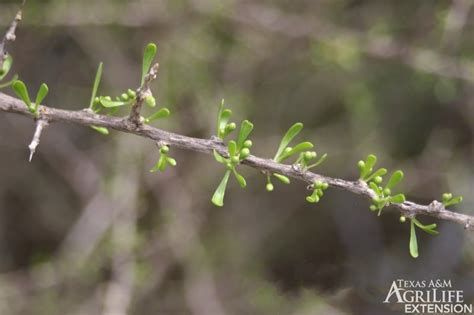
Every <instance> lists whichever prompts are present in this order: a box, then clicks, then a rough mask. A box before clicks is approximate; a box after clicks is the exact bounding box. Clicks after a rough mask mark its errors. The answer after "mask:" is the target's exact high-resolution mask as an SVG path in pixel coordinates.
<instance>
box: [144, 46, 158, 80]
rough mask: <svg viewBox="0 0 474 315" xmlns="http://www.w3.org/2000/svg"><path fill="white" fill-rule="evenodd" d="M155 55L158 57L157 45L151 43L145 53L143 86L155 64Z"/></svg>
mask: <svg viewBox="0 0 474 315" xmlns="http://www.w3.org/2000/svg"><path fill="white" fill-rule="evenodd" d="M155 55H156V45H155V44H153V43H149V44H148V45H147V46H146V48H145V52H144V53H143V63H142V83H141V84H142V85H143V83H144V82H145V76H146V75H147V73H148V71H149V70H150V67H151V63H152V62H153V59H155Z"/></svg>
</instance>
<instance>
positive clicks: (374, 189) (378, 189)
mask: <svg viewBox="0 0 474 315" xmlns="http://www.w3.org/2000/svg"><path fill="white" fill-rule="evenodd" d="M369 187H370V188H371V189H372V190H373V191H374V192H375V193H376V194H377V195H378V196H380V195H382V191H381V190H380V188H379V186H377V184H376V183H374V182H370V183H369Z"/></svg>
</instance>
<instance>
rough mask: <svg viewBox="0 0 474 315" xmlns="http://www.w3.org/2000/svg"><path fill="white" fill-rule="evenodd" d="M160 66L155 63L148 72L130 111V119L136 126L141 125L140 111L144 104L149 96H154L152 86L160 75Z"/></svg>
mask: <svg viewBox="0 0 474 315" xmlns="http://www.w3.org/2000/svg"><path fill="white" fill-rule="evenodd" d="M159 66H160V65H159V64H158V63H155V64H154V65H153V66H152V67H151V68H150V71H148V74H147V75H146V76H145V80H144V81H143V84H142V86H140V87H139V88H138V89H137V100H136V101H135V104H133V105H132V109H131V111H130V115H129V117H128V119H129V120H130V121H131V122H132V123H134V124H135V125H139V124H141V123H142V122H141V117H140V111H141V109H142V106H143V103H144V102H145V100H146V98H147V97H148V96H152V94H151V90H150V85H151V82H152V81H153V80H155V79H156V75H157V74H158V68H159Z"/></svg>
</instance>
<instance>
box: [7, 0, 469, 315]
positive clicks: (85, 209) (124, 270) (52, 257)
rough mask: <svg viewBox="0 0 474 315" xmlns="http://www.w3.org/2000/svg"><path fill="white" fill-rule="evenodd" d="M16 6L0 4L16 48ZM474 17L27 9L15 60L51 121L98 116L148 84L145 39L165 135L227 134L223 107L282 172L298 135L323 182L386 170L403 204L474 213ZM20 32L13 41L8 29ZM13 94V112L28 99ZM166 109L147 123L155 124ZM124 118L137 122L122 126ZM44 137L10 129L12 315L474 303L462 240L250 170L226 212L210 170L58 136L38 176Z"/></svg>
mask: <svg viewBox="0 0 474 315" xmlns="http://www.w3.org/2000/svg"><path fill="white" fill-rule="evenodd" d="M17 4H18V1H2V2H1V4H0V23H1V26H2V29H3V30H4V29H6V27H7V26H8V25H9V23H10V21H11V20H12V18H13V17H14V15H15V13H16V10H17V8H18V6H17ZM473 5H474V3H473V2H472V1H470V0H454V1H386V0H383V1H368V0H331V1H329V0H322V1H309V0H293V1H283V0H274V1H238V0H233V1H232V0H173V1H151V0H133V1H121V0H115V1H112V0H103V1H92V0H84V1H60V0H50V1H29V3H27V6H26V7H25V10H24V16H23V21H22V22H21V24H20V27H19V29H18V31H17V40H16V41H15V43H14V44H13V45H9V51H10V52H11V53H12V55H13V57H14V60H15V63H14V68H13V72H14V73H19V74H20V76H21V78H22V79H23V80H24V81H25V82H26V83H27V85H28V86H29V88H30V90H32V91H36V90H37V88H38V87H39V85H40V84H41V83H42V82H46V83H47V84H48V85H49V87H50V94H49V96H48V98H47V99H46V103H47V104H48V105H49V106H52V107H57V108H63V109H71V110H79V109H82V108H85V107H87V106H88V102H89V98H90V93H91V87H92V82H93V79H94V75H95V70H96V67H97V65H98V63H99V62H100V61H104V75H103V80H102V84H101V87H100V90H99V94H101V95H117V94H119V93H121V92H122V91H124V90H126V89H128V88H132V89H135V88H136V87H138V85H139V80H140V71H141V57H142V52H143V48H144V47H145V45H146V44H147V43H148V42H155V43H157V45H158V61H159V62H160V70H159V75H158V79H157V80H156V81H155V82H154V83H153V91H154V94H155V96H156V98H157V103H158V105H159V106H166V107H168V108H170V109H171V112H172V115H171V117H170V118H169V119H166V120H162V121H159V122H157V123H153V124H154V125H155V126H157V127H159V128H163V129H165V130H170V131H173V132H177V133H181V134H184V135H189V136H193V137H201V138H209V137H210V136H211V135H213V134H215V131H214V130H215V118H216V114H217V109H218V106H219V104H220V101H221V99H222V98H225V100H226V104H227V106H228V107H229V108H231V109H232V110H233V112H234V116H233V117H234V121H236V122H238V123H240V121H241V120H243V119H250V120H251V121H252V122H254V124H255V129H254V132H253V134H252V136H251V138H252V140H253V142H254V147H253V153H254V154H256V155H259V156H262V157H269V158H270V157H272V156H273V155H274V153H275V151H276V148H277V147H278V143H279V141H280V139H281V136H282V135H283V134H284V132H286V130H287V129H288V127H289V126H291V125H292V124H293V123H294V122H297V121H300V122H303V123H304V125H305V129H304V130H303V132H302V135H301V136H299V139H301V140H308V141H312V142H313V143H315V146H316V150H317V152H318V153H319V154H322V153H328V155H329V158H328V160H327V161H326V162H325V163H324V164H322V165H321V166H319V167H318V168H317V169H316V170H315V171H316V172H319V173H321V174H324V175H330V176H334V177H340V178H345V179H356V178H357V177H358V173H357V167H356V163H357V161H358V160H359V159H361V158H365V157H366V156H367V154H369V153H375V154H377V156H378V157H379V161H380V165H381V166H384V167H387V168H388V169H389V170H390V169H403V170H404V172H405V181H404V182H403V183H402V184H401V185H400V191H402V192H405V194H406V195H407V197H408V199H410V200H413V201H416V202H420V203H425V204H427V203H430V202H431V201H432V200H433V199H438V200H439V199H440V198H441V194H442V193H444V192H447V191H452V192H453V193H454V194H455V195H459V194H462V195H464V197H465V198H464V202H463V203H462V204H460V205H458V206H457V207H453V208H452V209H453V210H455V211H460V212H464V213H468V214H470V215H474V168H473V162H474V89H473V85H474V60H473V57H474V39H473V38H474V12H473V11H474V10H473V9H472V7H473ZM3 30H2V32H3ZM3 91H6V93H9V94H12V92H11V91H9V90H8V91H7V90H3ZM145 111H147V112H150V109H148V108H147V109H145ZM117 115H126V112H119V113H117ZM33 131H34V125H33V123H32V121H31V120H29V119H26V118H25V117H19V116H16V115H13V114H1V115H0V314H15V315H16V314H38V315H42V314H74V315H76V314H77V315H79V314H84V315H85V314H88V315H89V314H104V315H112V314H113V315H119V314H167V315H168V314H169V315H175V314H176V315H186V314H190V315H220V314H284V315H286V314H294V315H306V314H307V315H314V314H377V315H380V314H401V313H402V312H401V309H400V307H399V306H396V305H395V304H382V301H383V300H384V299H385V297H386V295H387V293H388V290H389V287H390V284H391V282H392V281H393V280H395V279H408V280H422V279H450V280H451V281H452V283H453V286H454V288H455V289H457V290H464V296H465V300H466V302H468V303H473V302H474V281H473V280H474V268H473V263H474V247H473V244H474V242H473V239H474V237H473V233H469V232H466V231H464V230H463V227H462V226H460V225H456V224H454V223H449V222H438V221H437V220H435V219H433V218H430V217H420V218H419V219H420V221H422V222H423V223H432V222H435V223H438V224H439V231H440V235H439V236H429V235H424V234H423V233H422V232H421V231H420V232H418V240H419V247H420V257H419V258H418V259H416V260H415V259H412V258H411V257H410V255H409V251H408V239H409V224H408V223H405V224H402V223H399V221H398V219H399V214H398V213H397V212H396V211H393V209H392V210H385V211H384V213H383V215H382V216H381V217H377V216H376V215H375V214H374V213H372V212H371V211H369V209H368V207H369V202H368V200H366V199H364V198H362V197H360V196H355V195H352V194H351V193H348V192H345V191H338V190H334V189H329V190H328V191H327V193H326V194H325V197H324V198H323V199H322V200H321V201H320V202H319V203H318V204H316V205H314V204H308V203H307V202H306V201H305V196H306V195H307V194H308V192H307V191H306V187H305V186H306V185H305V184H304V183H300V182H297V181H292V184H291V185H288V186H287V185H282V184H279V183H276V182H275V190H274V191H273V192H271V193H268V192H266V191H265V177H264V176H263V175H262V174H260V173H258V172H256V171H254V170H252V169H248V168H246V167H242V168H241V171H242V173H243V174H244V175H245V176H246V178H247V182H248V187H247V188H246V189H245V190H243V189H241V188H240V187H238V185H237V183H236V182H235V181H234V180H233V179H232V180H231V181H229V186H228V189H227V193H226V200H225V206H224V207H223V208H217V207H214V206H213V205H212V204H211V202H210V199H211V196H212V194H213V192H214V190H215V188H216V187H217V185H218V183H219V182H220V180H221V178H222V175H223V173H224V168H223V167H222V165H220V164H218V163H216V162H215V161H214V159H213V158H212V156H208V155H203V154H199V153H195V152H189V151H179V150H175V149H173V148H172V149H171V156H173V157H175V158H176V160H177V161H178V165H177V167H175V168H172V169H168V170H167V171H166V172H165V173H150V172H149V170H150V169H151V168H152V167H153V165H154V164H155V162H156V160H157V158H158V150H157V148H156V145H155V144H154V143H153V142H152V141H149V140H145V139H141V138H138V137H136V136H132V135H128V134H120V133H117V132H113V131H112V132H111V134H110V135H109V136H102V135H100V134H98V133H96V132H94V131H93V130H92V129H90V128H84V127H80V126H76V125H67V124H54V125H52V126H50V127H49V128H48V129H47V131H46V132H45V133H44V135H43V136H42V139H41V144H40V146H39V150H38V151H37V154H36V155H35V157H34V159H33V162H32V163H28V159H27V158H28V154H29V153H28V149H27V145H28V143H29V142H30V140H31V137H32V134H33Z"/></svg>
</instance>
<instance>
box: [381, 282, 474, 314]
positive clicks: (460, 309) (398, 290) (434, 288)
mask: <svg viewBox="0 0 474 315" xmlns="http://www.w3.org/2000/svg"><path fill="white" fill-rule="evenodd" d="M383 303H398V304H403V308H404V311H405V313H406V314H472V313H473V307H472V304H467V303H465V302H464V292H463V291H462V290H456V289H453V286H452V284H451V280H441V279H437V280H403V279H397V280H395V281H393V282H392V285H391V286H390V290H389V291H388V294H387V297H386V298H385V300H384V301H383Z"/></svg>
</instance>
